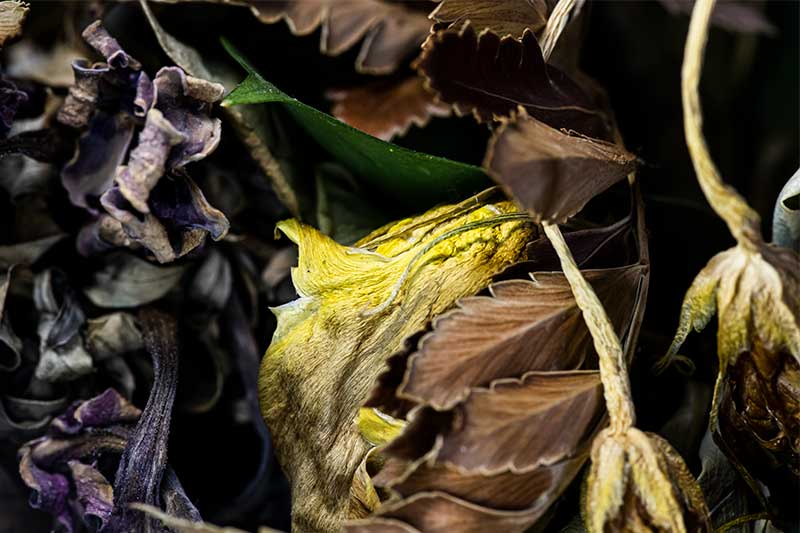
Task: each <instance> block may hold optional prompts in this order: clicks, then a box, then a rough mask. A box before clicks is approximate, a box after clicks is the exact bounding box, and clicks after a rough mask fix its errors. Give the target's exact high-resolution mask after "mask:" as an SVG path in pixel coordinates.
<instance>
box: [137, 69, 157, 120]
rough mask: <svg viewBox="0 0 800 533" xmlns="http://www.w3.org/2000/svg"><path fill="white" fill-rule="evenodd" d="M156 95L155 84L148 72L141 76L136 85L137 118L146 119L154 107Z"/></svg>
mask: <svg viewBox="0 0 800 533" xmlns="http://www.w3.org/2000/svg"><path fill="white" fill-rule="evenodd" d="M155 98H156V93H155V87H153V82H152V81H151V80H150V76H148V75H147V73H146V72H142V73H140V74H139V80H138V81H137V83H136V97H135V98H134V99H133V114H134V115H136V116H137V117H144V116H146V115H147V112H148V111H150V108H151V107H153V102H154V101H155Z"/></svg>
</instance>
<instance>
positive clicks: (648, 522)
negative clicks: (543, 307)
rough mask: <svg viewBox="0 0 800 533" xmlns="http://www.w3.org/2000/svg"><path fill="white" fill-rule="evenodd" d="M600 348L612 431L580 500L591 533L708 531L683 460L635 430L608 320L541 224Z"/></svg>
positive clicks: (600, 439) (597, 442) (598, 440)
mask: <svg viewBox="0 0 800 533" xmlns="http://www.w3.org/2000/svg"><path fill="white" fill-rule="evenodd" d="M544 231H545V234H546V235H547V238H548V239H549V240H550V242H551V243H552V244H553V248H555V250H556V252H557V253H558V256H559V259H560V260H561V266H562V268H563V270H564V275H565V277H566V278H567V280H568V281H569V284H570V286H571V287H572V291H573V294H574V296H575V301H576V303H577V305H578V307H580V309H581V312H582V313H583V318H584V320H585V321H586V326H587V327H588V328H589V332H590V333H591V335H592V339H593V340H594V346H595V350H596V351H597V355H598V360H599V366H600V379H601V380H602V382H603V394H604V396H605V401H606V408H607V410H608V417H609V427H608V428H606V429H604V430H603V431H601V432H600V434H599V435H597V437H595V439H594V442H593V443H592V452H591V459H592V465H591V469H590V470H589V477H588V480H587V485H586V494H585V496H584V499H583V506H584V510H583V513H584V524H585V526H586V528H587V530H588V531H589V532H590V533H602V532H603V531H607V530H608V529H609V528H610V529H615V530H622V531H650V530H662V531H673V532H685V531H707V532H710V531H711V530H712V528H711V523H710V519H709V513H708V508H707V507H706V504H705V501H704V500H703V493H702V491H701V490H700V487H699V486H698V485H697V481H696V480H695V479H694V478H693V477H692V475H691V473H690V472H689V469H688V468H687V467H686V465H685V464H684V462H683V459H682V458H681V457H680V455H678V453H677V452H675V451H674V450H673V449H672V447H671V446H670V445H669V443H667V441H665V440H664V439H662V438H661V437H659V436H658V435H654V434H646V433H643V432H642V431H640V430H638V429H636V428H635V427H634V422H635V412H634V408H633V400H632V395H631V391H630V381H629V380H628V375H627V369H626V361H625V356H624V352H623V349H622V344H621V343H620V341H619V337H618V336H617V334H616V332H615V331H614V328H613V326H612V323H611V320H610V319H609V317H608V315H607V313H606V311H605V309H604V308H603V304H602V303H601V302H600V299H599V298H598V296H597V294H596V293H595V291H594V289H593V288H592V287H591V285H589V283H588V282H587V280H586V279H585V278H584V277H583V275H582V274H581V271H580V270H579V269H578V266H577V264H576V263H575V260H574V258H573V257H572V253H571V252H570V250H569V248H568V247H567V244H566V242H565V240H564V238H563V236H562V235H561V231H560V230H559V229H558V226H553V225H551V224H549V223H545V224H544Z"/></svg>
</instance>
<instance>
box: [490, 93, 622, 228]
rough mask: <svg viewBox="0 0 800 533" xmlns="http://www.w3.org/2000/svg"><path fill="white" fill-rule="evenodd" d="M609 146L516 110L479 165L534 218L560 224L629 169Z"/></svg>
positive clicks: (617, 149) (619, 152)
mask: <svg viewBox="0 0 800 533" xmlns="http://www.w3.org/2000/svg"><path fill="white" fill-rule="evenodd" d="M635 164H636V157H635V156H634V155H633V154H631V153H630V152H628V151H627V150H625V149H624V148H622V147H620V146H617V145H615V144H611V143H607V142H604V141H601V140H598V139H591V138H588V137H584V136H581V135H573V134H569V133H565V132H563V131H560V130H557V129H554V128H551V127H549V126H547V125H546V124H544V123H542V122H540V121H539V120H537V119H535V118H533V117H531V116H528V114H527V112H526V111H525V109H524V108H522V107H520V108H519V110H518V113H517V115H516V116H515V117H513V118H511V119H507V120H504V121H503V123H502V125H501V126H500V128H498V129H497V131H495V133H494V135H493V136H492V139H491V141H490V142H489V147H488V149H487V152H486V158H485V160H484V167H485V168H486V169H487V170H488V172H489V174H490V175H491V176H492V177H493V178H494V179H495V181H497V182H498V183H499V184H500V185H502V186H503V188H504V189H505V190H506V191H507V192H508V193H509V194H510V195H511V196H512V197H514V198H515V199H516V200H517V202H519V203H520V205H522V206H523V207H525V208H526V209H527V210H528V211H529V212H530V214H531V215H532V216H533V217H534V219H536V220H550V221H557V222H563V221H566V220H567V219H568V218H569V217H571V216H572V215H574V214H576V213H577V212H578V211H580V210H581V209H582V208H583V206H584V205H586V203H587V202H588V201H589V200H591V199H592V198H594V197H595V196H597V195H598V194H600V193H601V192H603V191H605V190H606V189H608V188H609V187H611V186H612V185H613V184H615V183H617V182H619V181H621V180H622V179H624V178H625V177H626V176H627V175H628V174H629V173H630V172H631V171H632V170H633V169H634V168H635Z"/></svg>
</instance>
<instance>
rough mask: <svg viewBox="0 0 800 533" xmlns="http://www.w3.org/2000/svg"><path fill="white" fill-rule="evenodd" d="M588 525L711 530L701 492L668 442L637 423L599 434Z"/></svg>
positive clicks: (598, 529) (595, 529)
mask: <svg viewBox="0 0 800 533" xmlns="http://www.w3.org/2000/svg"><path fill="white" fill-rule="evenodd" d="M584 523H585V524H586V527H587V529H588V530H589V531H590V532H591V533H603V532H604V531H669V532H672V533H678V532H694V531H709V532H710V531H711V524H710V521H709V517H708V509H707V508H706V504H705V501H704V500H703V493H702V492H701V490H700V487H699V486H698V485H697V482H696V481H695V479H694V477H692V474H691V472H689V469H688V468H686V465H685V464H684V462H683V459H681V457H680V455H678V454H677V453H676V452H675V450H673V449H672V447H671V446H670V445H669V443H668V442H667V441H666V440H664V439H663V438H662V437H659V436H658V435H656V434H654V433H644V432H642V431H640V430H638V429H636V428H634V427H631V428H628V429H627V430H625V431H624V432H621V433H618V432H615V431H614V430H613V429H611V428H609V429H606V430H604V431H603V432H602V433H600V435H598V436H597V438H595V441H594V443H593V445H592V466H591V469H590V471H589V478H588V481H587V491H586V495H585V500H584Z"/></svg>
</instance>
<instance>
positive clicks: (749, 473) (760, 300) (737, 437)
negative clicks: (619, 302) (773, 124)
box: [661, 0, 800, 524]
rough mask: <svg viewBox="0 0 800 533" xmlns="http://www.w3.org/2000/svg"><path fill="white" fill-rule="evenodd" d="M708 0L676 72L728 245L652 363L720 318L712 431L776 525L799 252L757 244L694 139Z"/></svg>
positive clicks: (791, 453) (789, 517)
mask: <svg viewBox="0 0 800 533" xmlns="http://www.w3.org/2000/svg"><path fill="white" fill-rule="evenodd" d="M714 5H715V2H714V1H713V0H699V1H698V2H697V3H696V4H695V8H694V11H693V12H692V19H691V22H690V25H689V35H688V37H687V39H686V49H685V54H684V62H683V72H682V96H683V112H684V128H685V134H686V142H687V144H688V146H689V153H690V154H691V156H692V162H693V164H694V167H695V172H696V173H697V180H698V182H699V183H700V186H701V188H702V189H703V192H704V193H705V195H706V198H707V199H708V202H709V203H710V204H711V206H712V207H713V208H714V210H715V211H716V212H717V214H718V215H719V216H720V217H721V218H722V219H723V220H724V221H725V222H726V223H727V225H728V228H729V229H730V231H731V233H732V234H733V236H734V238H735V239H736V241H737V246H736V247H734V248H732V249H730V250H727V251H725V252H722V253H720V254H718V255H716V256H715V257H714V258H712V259H711V261H709V263H708V265H707V266H706V267H705V268H704V269H703V270H702V271H701V272H700V274H698V276H697V277H696V278H695V280H694V282H693V283H692V286H691V287H690V288H689V290H688V292H687V293H686V296H685V298H684V302H683V307H682V309H681V317H680V323H679V325H678V331H677V333H676V335H675V339H674V340H673V343H672V346H671V347H670V349H669V352H668V354H667V356H666V357H665V358H664V360H662V362H661V365H662V366H663V365H665V364H668V363H669V362H670V361H671V360H673V359H674V358H675V357H676V356H677V352H678V350H679V349H680V347H681V345H682V344H683V341H684V340H685V339H686V336H687V335H688V334H689V332H690V331H691V330H692V329H695V330H697V331H699V330H702V329H703V328H704V327H705V326H706V325H707V324H708V323H709V322H710V321H711V319H712V318H713V316H714V314H715V313H716V314H717V315H718V316H719V319H718V329H717V355H718V357H719V374H718V376H717V384H716V392H715V395H714V405H713V406H712V410H711V420H710V426H711V430H712V432H713V435H714V438H715V440H716V442H717V444H718V445H719V447H720V448H721V449H722V450H723V451H724V452H725V453H726V454H727V455H728V457H729V458H730V459H731V461H732V462H733V463H734V465H735V466H736V467H737V468H738V469H739V470H740V472H741V473H742V475H743V476H744V478H745V479H746V480H747V482H748V483H749V484H750V486H751V487H752V489H753V490H754V492H755V494H756V495H757V496H758V497H759V498H760V499H761V500H762V502H763V504H764V506H765V508H766V510H767V511H769V512H770V513H771V514H772V516H773V517H774V518H775V519H776V520H778V523H779V524H780V523H782V522H783V521H786V522H794V521H795V520H797V512H798V508H797V505H796V501H795V496H794V495H796V494H797V490H798V487H800V462H798V461H800V459H798V458H800V409H798V391H800V256H798V254H797V252H795V251H794V250H790V249H788V248H781V247H778V246H774V245H769V244H766V243H765V242H764V240H763V238H762V236H761V231H760V219H759V216H758V214H757V213H756V212H755V211H754V210H753V209H752V208H751V207H750V206H749V205H747V203H746V202H745V200H744V199H743V198H742V197H741V196H740V195H739V194H738V193H737V192H736V191H735V190H734V189H733V188H731V187H729V186H726V185H725V184H724V183H723V181H722V178H721V176H720V175H719V171H718V170H717V168H716V166H715V165H714V162H713V161H712V159H711V156H710V154H709V152H708V147H707V146H706V142H705V139H704V138H703V133H702V111H701V107H700V99H699V96H698V90H697V87H698V83H699V80H700V73H701V71H702V65H703V55H704V51H705V45H706V40H707V33H708V25H709V22H710V19H711V14H712V11H713V9H714Z"/></svg>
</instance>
